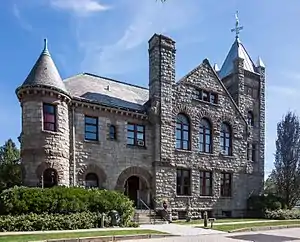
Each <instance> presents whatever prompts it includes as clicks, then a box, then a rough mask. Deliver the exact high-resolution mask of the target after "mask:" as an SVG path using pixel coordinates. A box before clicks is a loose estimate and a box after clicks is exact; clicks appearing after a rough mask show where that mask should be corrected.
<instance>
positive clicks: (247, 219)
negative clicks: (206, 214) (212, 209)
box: [174, 218, 268, 225]
mask: <svg viewBox="0 0 300 242" xmlns="http://www.w3.org/2000/svg"><path fill="white" fill-rule="evenodd" d="M252 221H268V219H261V218H232V219H231V218H223V219H217V220H216V221H215V222H214V224H220V223H233V222H252ZM174 223H177V224H183V225H186V224H203V219H200V220H191V221H190V222H186V221H183V220H178V221H174ZM209 224H210V223H209Z"/></svg>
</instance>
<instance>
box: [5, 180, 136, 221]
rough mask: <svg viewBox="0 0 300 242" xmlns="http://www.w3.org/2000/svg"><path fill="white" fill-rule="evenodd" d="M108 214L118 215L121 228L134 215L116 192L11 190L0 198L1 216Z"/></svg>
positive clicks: (97, 190)
mask: <svg viewBox="0 0 300 242" xmlns="http://www.w3.org/2000/svg"><path fill="white" fill-rule="evenodd" d="M111 210H116V211H117V212H118V213H119V215H120V216H121V224H123V225H126V224H127V223H128V222H129V221H130V218H131V217H132V216H133V213H134V208H133V203H132V201H131V200H130V199H129V198H128V197H126V196H125V195H124V194H122V193H119V192H116V191H108V190H99V189H84V188H79V187H62V186H58V187H54V188H50V189H42V188H29V187H14V188H11V189H8V190H5V191H3V192H2V193H1V194H0V214H1V215H22V214H29V213H34V214H44V213H47V214H73V213H82V212H95V213H105V214H107V213H109V212H110V211H111Z"/></svg>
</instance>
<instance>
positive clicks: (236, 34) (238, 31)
mask: <svg viewBox="0 0 300 242" xmlns="http://www.w3.org/2000/svg"><path fill="white" fill-rule="evenodd" d="M243 28H244V27H243V26H240V25H239V12H238V11H236V14H235V28H234V29H231V32H235V38H236V39H238V38H239V34H240V31H241V30H242V29H243Z"/></svg>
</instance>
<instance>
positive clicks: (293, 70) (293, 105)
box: [0, 0, 300, 174]
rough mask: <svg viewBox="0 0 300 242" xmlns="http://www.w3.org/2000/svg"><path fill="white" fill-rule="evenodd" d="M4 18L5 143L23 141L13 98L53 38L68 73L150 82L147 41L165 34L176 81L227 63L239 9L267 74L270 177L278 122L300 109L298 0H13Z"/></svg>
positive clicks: (0, 20) (244, 37) (0, 135)
mask: <svg viewBox="0 0 300 242" xmlns="http://www.w3.org/2000/svg"><path fill="white" fill-rule="evenodd" d="M0 7H1V15H0V28H1V38H0V43H1V44H0V53H1V65H0V81H1V84H2V90H1V95H0V110H1V116H0V127H1V132H0V144H3V143H4V142H5V140H7V139H8V138H13V139H14V140H15V141H16V142H17V137H18V135H19V134H20V131H21V116H20V114H21V110H20V105H19V102H18V100H17V98H16V96H15V93H14V91H15V89H16V87H18V85H20V84H21V83H22V82H23V81H24V79H25V78H26V76H27V74H28V73H29V71H30V69H31V67H32V66H33V64H34V62H35V61H36V59H37V57H38V55H39V54H40V52H41V50H42V47H43V38H45V37H47V38H48V42H49V49H50V52H51V54H52V57H53V59H54V61H55V62H56V65H57V67H58V69H59V71H60V73H61V76H62V77H63V78H66V77H69V76H71V75H74V74H77V73H80V72H92V73H95V74H99V75H102V76H107V77H111V78H115V79H120V80H123V81H127V82H129V83H135V84H139V85H142V86H147V85H148V51H147V47H148V46H147V45H148V43H147V41H148V39H149V38H150V37H151V36H152V35H153V33H155V32H156V33H163V34H165V35H168V36H171V37H172V38H173V39H174V40H175V41H176V47H177V57H176V58H177V59H176V68H177V69H176V76H177V79H179V78H180V77H182V76H183V75H184V74H185V73H187V72H188V71H190V70H192V69H193V68H194V67H195V66H197V65H198V64H199V63H201V62H202V60H203V59H204V58H208V59H209V60H210V62H211V63H212V64H214V63H217V64H218V65H219V66H221V64H222V62H223V61H224V59H225V57H226V54H227V52H228V51H229V48H230V46H231V44H232V42H233V41H234V34H233V33H231V32H230V29H231V28H233V27H234V23H235V18H234V14H235V11H236V10H239V16H240V24H241V25H243V26H244V30H243V31H242V32H241V34H240V39H241V41H242V42H243V44H244V45H245V47H246V49H247V51H248V52H249V54H250V55H251V57H252V59H253V60H254V61H255V60H256V59H257V57H258V56H261V58H262V59H263V61H264V63H265V65H266V68H267V69H266V71H267V82H266V85H267V94H266V95H267V97H266V101H267V113H266V115H267V116H266V123H267V128H266V174H269V172H270V171H271V168H272V163H273V159H274V158H273V157H274V156H273V153H274V151H275V145H274V142H275V139H276V123H277V122H278V121H280V119H281V118H282V116H283V115H284V114H285V113H286V112H287V111H288V110H292V111H296V112H297V111H298V113H299V109H300V106H299V104H298V103H299V101H300V96H299V95H297V90H300V69H299V66H300V57H299V56H300V48H299V43H300V32H299V31H297V29H298V24H297V23H299V22H300V14H299V9H300V1H299V0H289V3H288V4H287V3H286V1H280V0H272V1H271V0H269V1H268V0H265V1H261V0H252V1H240V0H226V1H224V0H218V1H217V0H210V1H207V0H168V1H167V2H166V3H165V4H162V3H160V2H159V1H156V0H115V1H112V0H10V1H1V4H0Z"/></svg>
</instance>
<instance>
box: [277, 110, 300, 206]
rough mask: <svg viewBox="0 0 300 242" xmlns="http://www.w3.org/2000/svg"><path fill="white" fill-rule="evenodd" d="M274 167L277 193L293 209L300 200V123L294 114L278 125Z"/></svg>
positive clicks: (289, 114)
mask: <svg viewBox="0 0 300 242" xmlns="http://www.w3.org/2000/svg"><path fill="white" fill-rule="evenodd" d="M274 165H275V168H274V170H273V172H272V177H273V178H274V183H275V187H276V193H277V194H278V195H279V196H280V197H281V198H282V199H283V202H284V203H285V205H286V206H287V208H289V209H291V208H293V207H294V206H295V205H296V203H297V201H298V200H299V199H300V189H299V187H300V123H299V118H298V117H297V116H296V114H294V113H292V112H288V113H287V114H286V115H285V117H284V118H283V119H282V121H281V122H279V123H278V124H277V140H276V153H275V163H274Z"/></svg>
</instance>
